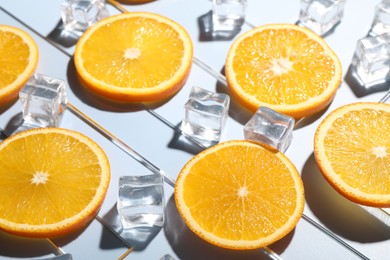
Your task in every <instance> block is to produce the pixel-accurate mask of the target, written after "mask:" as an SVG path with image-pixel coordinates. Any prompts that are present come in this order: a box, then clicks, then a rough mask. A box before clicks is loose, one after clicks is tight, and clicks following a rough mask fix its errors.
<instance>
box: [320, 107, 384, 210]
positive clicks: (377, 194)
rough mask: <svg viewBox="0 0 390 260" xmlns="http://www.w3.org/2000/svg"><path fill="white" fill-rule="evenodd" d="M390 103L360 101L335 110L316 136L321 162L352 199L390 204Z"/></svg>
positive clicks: (336, 185)
mask: <svg viewBox="0 0 390 260" xmlns="http://www.w3.org/2000/svg"><path fill="white" fill-rule="evenodd" d="M389 131H390V105H389V104H383V103H368V102H360V103H353V104H349V105H345V106H342V107H340V108H338V109H336V110H334V111H333V112H331V113H330V114H329V115H328V116H327V117H326V118H325V119H324V120H323V121H322V122H321V124H320V125H319V126H318V128H317V131H316V133H315V139H314V153H315V158H316V161H317V164H318V166H319V168H320V170H321V172H322V174H323V175H324V177H325V178H326V179H327V180H328V182H329V183H330V184H331V185H332V186H333V187H334V188H335V189H336V190H337V191H338V192H339V193H341V194H342V195H344V196H345V197H346V198H348V199H350V200H351V201H354V202H357V203H360V204H364V205H368V206H376V207H390V178H389V176H390V167H389V166H390V139H389V136H388V133H389Z"/></svg>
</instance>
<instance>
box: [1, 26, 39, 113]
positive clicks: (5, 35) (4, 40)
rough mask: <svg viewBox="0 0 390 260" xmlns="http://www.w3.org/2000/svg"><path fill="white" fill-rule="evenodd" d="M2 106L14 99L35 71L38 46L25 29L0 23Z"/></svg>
mask: <svg viewBox="0 0 390 260" xmlns="http://www.w3.org/2000/svg"><path fill="white" fill-rule="evenodd" d="M0 39H1V41H0V107H1V106H2V105H5V104H7V103H8V102H10V101H12V100H14V99H15V98H16V97H17V96H18V93H19V91H20V89H21V88H22V87H23V86H24V84H26V82H27V81H28V79H29V78H30V77H31V75H32V74H33V73H34V71H35V69H36V67H37V64H38V56H39V55H38V47H37V45H36V43H35V41H34V39H33V38H32V37H31V36H30V35H29V34H28V33H26V32H25V31H23V30H21V29H19V28H16V27H13V26H8V25H0Z"/></svg>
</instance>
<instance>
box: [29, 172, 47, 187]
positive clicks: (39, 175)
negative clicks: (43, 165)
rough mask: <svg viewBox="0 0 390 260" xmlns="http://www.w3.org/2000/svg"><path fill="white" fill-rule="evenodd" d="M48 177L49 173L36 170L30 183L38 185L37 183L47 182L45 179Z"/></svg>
mask: <svg viewBox="0 0 390 260" xmlns="http://www.w3.org/2000/svg"><path fill="white" fill-rule="evenodd" d="M48 177H49V174H48V173H46V172H36V173H35V174H34V176H33V178H32V179H31V184H35V185H39V184H45V183H46V182H47V179H48Z"/></svg>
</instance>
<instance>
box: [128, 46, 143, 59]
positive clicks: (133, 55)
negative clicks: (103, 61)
mask: <svg viewBox="0 0 390 260" xmlns="http://www.w3.org/2000/svg"><path fill="white" fill-rule="evenodd" d="M139 56H141V51H140V50H139V49H137V48H128V49H126V50H125V59H129V60H135V59H138V58H139Z"/></svg>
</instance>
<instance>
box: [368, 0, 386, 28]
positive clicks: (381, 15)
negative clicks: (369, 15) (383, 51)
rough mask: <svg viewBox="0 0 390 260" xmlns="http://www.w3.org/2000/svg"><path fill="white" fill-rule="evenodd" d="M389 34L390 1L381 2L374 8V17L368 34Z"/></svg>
mask: <svg viewBox="0 0 390 260" xmlns="http://www.w3.org/2000/svg"><path fill="white" fill-rule="evenodd" d="M384 33H390V0H383V1H382V2H380V3H379V4H378V5H377V6H376V7H375V17H374V20H373V22H372V25H371V31H370V34H372V35H378V34H384Z"/></svg>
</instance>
